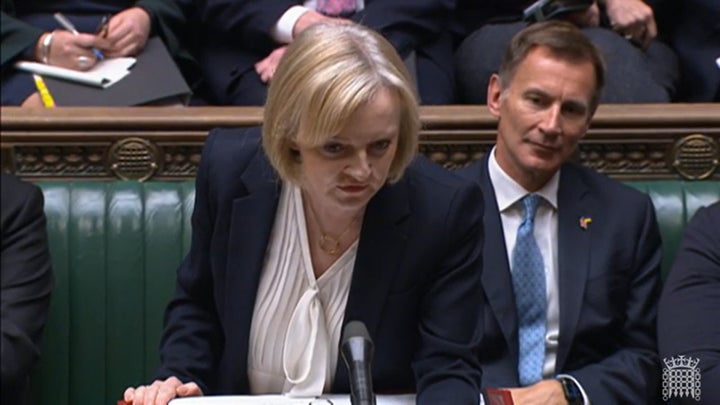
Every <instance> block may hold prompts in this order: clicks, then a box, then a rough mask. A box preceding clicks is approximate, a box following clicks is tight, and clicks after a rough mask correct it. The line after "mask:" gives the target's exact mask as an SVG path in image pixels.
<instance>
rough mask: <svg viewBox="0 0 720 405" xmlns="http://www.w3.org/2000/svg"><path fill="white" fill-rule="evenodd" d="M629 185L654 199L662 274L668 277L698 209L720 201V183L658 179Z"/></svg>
mask: <svg viewBox="0 0 720 405" xmlns="http://www.w3.org/2000/svg"><path fill="white" fill-rule="evenodd" d="M627 184H629V185H630V186H632V187H635V188H636V189H638V190H640V191H642V192H644V193H647V194H649V195H650V198H651V199H652V202H653V205H654V206H655V213H656V214H657V220H658V225H659V226H660V234H661V236H662V243H663V275H666V274H667V272H668V271H670V267H672V263H673V260H675V251H676V250H677V249H678V247H679V246H680V241H681V240H682V232H683V229H684V228H685V224H686V223H687V221H689V220H690V218H692V216H693V214H695V211H697V209H698V208H700V207H703V206H706V205H710V204H712V203H714V202H715V201H718V200H720V182H718V181H712V180H708V181H679V180H678V181H660V180H656V181H636V182H627Z"/></svg>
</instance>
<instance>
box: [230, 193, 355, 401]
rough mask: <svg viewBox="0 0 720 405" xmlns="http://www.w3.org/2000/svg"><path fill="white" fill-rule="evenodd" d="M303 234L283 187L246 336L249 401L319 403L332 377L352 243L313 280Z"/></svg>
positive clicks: (298, 208) (297, 201) (293, 196)
mask: <svg viewBox="0 0 720 405" xmlns="http://www.w3.org/2000/svg"><path fill="white" fill-rule="evenodd" d="M306 229H307V227H306V224H305V214H304V211H303V201H302V196H301V192H300V189H299V188H298V187H297V186H293V185H290V184H284V186H283V188H282V191H281V194H280V201H279V203H278V211H277V215H276V218H275V224H274V225H273V229H272V233H271V236H270V243H269V249H268V251H267V254H266V259H265V265H264V266H263V270H262V275H261V276H260V284H259V287H258V292H257V298H256V301H255V308H254V310H253V317H252V326H251V329H250V342H249V347H248V379H249V382H250V392H251V393H253V394H277V393H283V394H288V395H289V396H296V397H311V396H319V395H321V394H322V393H323V392H327V391H328V390H329V389H330V387H331V385H332V382H333V379H334V377H335V368H336V365H337V361H338V346H339V342H340V335H341V333H342V332H341V327H342V321H343V316H344V313H345V306H346V304H347V298H348V293H349V291H350V281H351V279H352V273H353V267H354V264H355V257H356V253H357V245H358V242H357V241H355V243H353V244H352V245H351V246H350V247H349V248H348V249H347V250H346V251H345V252H344V253H343V254H342V255H341V256H340V257H339V258H338V259H337V260H336V261H335V263H333V264H332V265H331V266H330V268H329V269H327V270H326V271H325V273H323V274H322V275H321V276H320V277H319V278H317V279H316V278H315V274H314V272H313V266H312V259H311V257H310V246H309V244H308V237H307V231H306ZM227 344H231V343H230V342H228V343H227Z"/></svg>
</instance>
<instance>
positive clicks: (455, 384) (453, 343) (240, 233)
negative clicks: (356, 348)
mask: <svg viewBox="0 0 720 405" xmlns="http://www.w3.org/2000/svg"><path fill="white" fill-rule="evenodd" d="M419 129H420V121H419V114H418V105H417V99H416V96H415V94H414V92H413V88H412V81H411V77H410V75H409V73H408V71H407V69H406V67H405V65H404V64H403V61H402V59H401V58H400V57H399V55H398V54H397V53H396V51H395V49H394V48H393V47H392V45H391V44H390V43H389V42H388V41H387V40H385V39H384V38H383V37H382V36H380V35H379V34H377V33H375V32H374V31H373V30H370V29H369V28H365V27H363V26H360V25H357V24H316V25H314V26H313V27H310V28H308V29H307V30H304V31H303V32H302V33H301V34H300V35H298V36H297V37H296V38H295V40H294V41H293V43H292V44H291V45H290V46H288V48H287V50H286V51H285V54H284V55H283V58H282V61H281V62H280V64H279V65H278V68H277V71H276V72H275V73H274V77H273V80H272V81H271V82H270V88H269V92H268V101H267V104H266V105H265V109H264V117H263V127H262V128H250V129H247V128H246V129H217V130H214V131H212V132H211V133H210V135H209V137H208V138H207V141H206V143H205V147H204V150H203V155H202V159H201V163H200V168H199V171H198V176H197V182H196V200H195V208H194V209H195V211H194V213H193V222H192V223H193V230H192V244H191V248H190V252H189V254H188V256H187V257H186V258H185V260H184V261H183V263H182V265H181V266H180V268H179V269H178V275H177V290H176V294H175V297H174V299H173V300H172V301H171V303H170V304H169V306H168V308H167V311H166V313H165V328H164V333H163V336H162V339H161V344H160V357H161V365H160V368H159V371H158V373H157V380H155V381H154V382H153V383H152V384H149V385H143V386H139V387H130V388H128V389H127V390H126V391H125V392H124V400H125V401H126V402H130V403H133V404H136V405H138V404H163V405H164V404H166V403H167V402H168V401H170V400H171V399H172V398H173V397H176V396H188V395H202V394H205V395H215V394H273V393H274V394H281V393H282V394H287V395H289V396H293V397H315V396H318V395H321V394H323V393H348V392H349V381H348V373H347V370H346V368H345V365H344V364H343V362H342V361H341V360H340V358H339V350H338V349H339V346H340V335H341V331H342V329H343V325H344V324H346V323H348V322H350V321H355V320H358V321H361V322H363V323H364V324H365V325H366V326H367V329H368V331H369V335H370V337H371V338H372V340H373V341H374V345H375V356H374V361H373V365H372V378H373V385H374V388H375V390H377V392H379V393H383V392H385V393H388V392H389V393H401V392H417V403H418V404H428V405H429V404H432V405H436V404H453V405H457V404H460V405H463V404H468V405H470V404H472V405H475V404H477V401H478V393H479V387H480V370H479V365H478V360H477V357H476V353H477V350H478V348H479V347H478V342H479V340H480V336H481V331H480V329H479V326H480V325H481V323H482V311H483V306H482V305H483V301H484V300H483V292H482V288H481V285H480V277H481V270H482V255H481V251H482V244H483V233H482V222H481V218H482V211H483V198H482V194H481V192H480V188H479V187H478V186H477V184H475V183H474V182H472V181H468V180H465V179H462V178H460V177H458V176H456V175H455V174H453V173H450V172H448V171H446V170H444V169H443V168H442V167H440V166H438V165H436V164H434V163H432V162H430V161H428V160H426V159H424V158H422V157H415V155H416V150H417V145H418V136H419Z"/></svg>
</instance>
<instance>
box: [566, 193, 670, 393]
mask: <svg viewBox="0 0 720 405" xmlns="http://www.w3.org/2000/svg"><path fill="white" fill-rule="evenodd" d="M643 198H644V200H645V203H644V205H643V204H638V205H635V204H630V203H629V202H628V204H627V207H628V210H629V209H630V208H629V207H631V206H636V207H638V209H637V210H633V211H628V212H627V213H626V217H627V218H629V219H628V220H627V222H626V228H625V229H626V230H627V231H628V232H629V231H630V230H632V232H633V233H632V235H631V237H630V239H628V240H629V241H637V243H636V244H635V245H634V250H633V260H632V263H631V264H630V265H629V267H628V268H627V273H626V277H627V286H628V289H627V293H626V298H625V302H626V304H625V307H624V308H625V309H624V313H623V314H622V319H621V321H622V323H621V324H620V325H621V326H622V335H621V339H622V340H621V342H622V347H621V348H619V349H618V350H616V351H615V352H614V353H612V354H611V355H609V356H607V357H605V358H604V359H602V360H601V361H599V362H595V363H592V364H588V365H586V366H584V367H582V368H579V369H577V370H570V371H568V372H567V374H570V375H572V376H573V377H575V378H576V379H577V380H578V381H579V382H580V384H581V385H582V386H583V388H584V389H585V392H586V393H587V395H588V397H589V398H590V401H592V403H593V404H613V403H632V404H640V403H653V402H652V401H651V400H649V398H657V397H658V395H659V384H658V383H659V380H660V364H659V361H658V356H657V340H656V333H655V332H656V327H657V323H656V322H657V310H658V301H659V299H660V290H661V279H660V264H661V260H662V251H661V241H660V229H659V227H658V223H657V220H656V217H655V209H654V208H653V204H652V201H651V200H650V198H649V197H648V196H643ZM643 213H644V214H643ZM630 218H632V219H630Z"/></svg>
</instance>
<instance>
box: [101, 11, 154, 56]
mask: <svg viewBox="0 0 720 405" xmlns="http://www.w3.org/2000/svg"><path fill="white" fill-rule="evenodd" d="M150 26H151V20H150V15H149V14H148V13H147V11H145V10H144V9H142V8H140V7H131V8H128V9H126V10H124V11H122V12H120V13H117V14H115V15H114V16H113V17H112V18H110V21H108V28H107V40H108V42H109V43H110V46H109V48H107V49H103V51H104V52H105V56H108V57H110V58H117V57H119V56H135V55H137V54H138V53H140V51H142V50H143V48H145V44H146V43H147V40H148V37H149V36H150V28H151V27H150Z"/></svg>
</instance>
